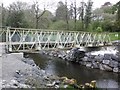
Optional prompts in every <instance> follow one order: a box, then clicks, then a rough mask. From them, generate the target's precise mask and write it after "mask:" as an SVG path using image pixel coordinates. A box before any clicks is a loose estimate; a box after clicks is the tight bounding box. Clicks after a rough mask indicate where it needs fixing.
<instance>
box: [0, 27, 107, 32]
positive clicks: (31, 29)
mask: <svg viewBox="0 0 120 90" xmlns="http://www.w3.org/2000/svg"><path fill="white" fill-rule="evenodd" d="M7 28H8V29H9V30H10V31H14V30H22V31H23V30H24V31H40V32H41V31H44V32H68V33H79V32H80V33H93V34H95V33H96V34H97V33H102V34H106V33H107V34H108V33H109V32H87V31H68V30H51V29H33V28H11V27H5V28H2V29H0V31H3V29H7ZM19 32H20V31H19Z"/></svg>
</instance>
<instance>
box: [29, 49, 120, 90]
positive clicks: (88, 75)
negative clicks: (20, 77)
mask: <svg viewBox="0 0 120 90" xmlns="http://www.w3.org/2000/svg"><path fill="white" fill-rule="evenodd" d="M100 49H101V48H87V49H86V50H87V51H88V52H90V51H99V50H100ZM29 58H31V59H33V60H34V61H35V63H36V64H37V65H38V66H39V67H40V68H42V69H44V70H45V71H46V72H48V73H50V74H52V75H57V76H60V77H62V76H66V77H68V78H74V79H76V80H77V82H78V83H79V84H84V83H86V82H90V81H92V80H96V81H97V87H98V88H118V87H120V85H119V81H118V74H117V73H113V72H107V71H102V70H99V69H92V68H88V67H85V66H82V65H80V64H78V63H73V62H68V61H65V60H62V59H60V58H57V57H52V56H48V55H43V54H40V53H32V54H29Z"/></svg>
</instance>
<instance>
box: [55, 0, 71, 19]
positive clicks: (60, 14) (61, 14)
mask: <svg viewBox="0 0 120 90" xmlns="http://www.w3.org/2000/svg"><path fill="white" fill-rule="evenodd" d="M66 15H68V9H67V6H66V5H64V3H63V2H62V1H60V2H58V7H57V9H56V20H66ZM67 19H69V17H67Z"/></svg>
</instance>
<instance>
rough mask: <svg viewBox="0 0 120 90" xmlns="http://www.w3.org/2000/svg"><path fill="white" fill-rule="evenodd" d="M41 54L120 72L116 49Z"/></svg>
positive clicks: (45, 52)
mask: <svg viewBox="0 0 120 90" xmlns="http://www.w3.org/2000/svg"><path fill="white" fill-rule="evenodd" d="M41 53H42V54H47V55H50V56H54V57H58V58H62V59H64V60H66V61H72V62H77V63H79V64H81V65H84V66H86V67H89V68H94V69H100V70H106V71H112V72H115V73H118V72H120V71H119V69H120V61H119V51H118V50H117V49H116V47H105V48H104V47H103V49H102V50H100V51H94V52H86V51H84V50H82V49H81V48H73V49H71V50H64V51H63V50H54V51H53V50H52V51H42V52H41Z"/></svg>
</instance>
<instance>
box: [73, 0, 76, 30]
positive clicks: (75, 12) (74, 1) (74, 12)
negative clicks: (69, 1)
mask: <svg viewBox="0 0 120 90" xmlns="http://www.w3.org/2000/svg"><path fill="white" fill-rule="evenodd" d="M73 8H74V15H75V17H74V20H75V21H74V25H75V26H74V29H75V30H76V22H77V7H76V0H75V1H74V7H73Z"/></svg>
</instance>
